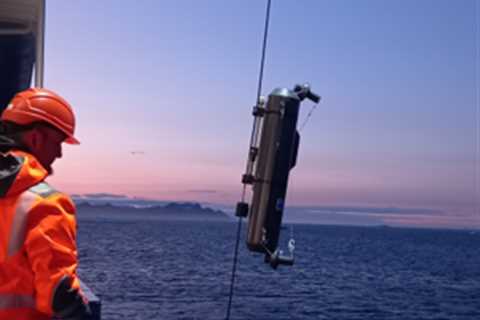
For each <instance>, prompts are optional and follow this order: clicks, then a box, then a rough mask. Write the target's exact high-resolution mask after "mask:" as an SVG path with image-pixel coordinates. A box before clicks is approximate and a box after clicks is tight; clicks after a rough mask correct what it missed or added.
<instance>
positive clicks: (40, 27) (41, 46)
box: [35, 0, 45, 88]
mask: <svg viewBox="0 0 480 320" xmlns="http://www.w3.org/2000/svg"><path fill="white" fill-rule="evenodd" d="M38 2H39V6H38V12H37V32H36V39H35V40H36V46H35V87H37V88H42V87H43V72H44V63H45V0H38Z"/></svg>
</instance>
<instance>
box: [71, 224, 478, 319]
mask: <svg viewBox="0 0 480 320" xmlns="http://www.w3.org/2000/svg"><path fill="white" fill-rule="evenodd" d="M243 231H245V228H243ZM244 233H245V232H242V236H244ZM235 235H236V224H235V223H228V222H185V221H183V222H181V221H141V220H139V221H105V220H104V221H89V220H81V219H80V221H79V239H78V240H79V254H80V259H81V260H80V261H81V262H80V270H79V274H80V276H81V278H82V279H83V281H84V282H86V283H87V284H88V285H89V286H90V287H91V288H92V289H93V291H94V292H95V293H96V294H97V295H99V296H100V297H101V299H102V318H103V319H106V320H113V319H225V315H226V308H227V303H228V293H229V284H230V275H231V273H230V272H231V267H232V258H233V249H234V244H235ZM285 236H286V237H285V239H283V242H284V243H283V247H284V248H285V247H286V246H285V242H286V241H288V238H289V236H290V230H286V232H285ZM293 236H294V238H295V240H296V252H295V253H296V264H295V265H294V266H293V267H283V268H282V267H280V268H279V269H277V270H272V269H271V268H270V267H269V266H268V265H266V264H264V263H263V258H262V257H261V256H259V255H257V254H253V253H250V252H248V251H247V249H246V247H245V245H244V238H242V242H241V246H240V254H239V264H238V267H237V278H236V286H235V292H234V298H233V305H232V310H231V317H230V318H231V319H305V320H306V319H402V320H407V319H471V320H478V319H480V232H477V233H473V234H472V233H469V232H466V231H445V230H414V229H397V228H361V227H338V226H312V225H294V227H293Z"/></svg>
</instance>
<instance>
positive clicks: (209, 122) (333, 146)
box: [45, 0, 480, 227]
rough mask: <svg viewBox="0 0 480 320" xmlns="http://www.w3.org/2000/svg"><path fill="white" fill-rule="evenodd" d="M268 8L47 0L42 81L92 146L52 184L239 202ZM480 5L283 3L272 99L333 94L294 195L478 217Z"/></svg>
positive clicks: (61, 167)
mask: <svg viewBox="0 0 480 320" xmlns="http://www.w3.org/2000/svg"><path fill="white" fill-rule="evenodd" d="M265 4H266V1H253V0H247V1H240V0H239V1H228V2H227V1H221V0H209V1H194V0H191V1H184V0H182V1H174V2H173V1H154V0H151V1H146V0H145V1H141V2H136V1H112V0H111V1H93V0H90V1H77V2H68V3H67V2H65V1H60V0H52V1H48V3H47V5H48V7H47V29H46V32H47V36H46V79H45V85H46V86H47V87H50V88H52V89H53V90H56V91H58V92H59V93H60V94H62V95H63V96H65V98H67V99H68V100H69V101H71V103H72V104H73V105H74V108H75V110H76V112H77V120H78V129H77V130H78V131H77V132H78V136H79V138H80V140H81V141H82V145H81V146H79V147H70V146H67V147H65V149H64V159H62V160H59V161H58V162H57V163H56V175H55V176H54V177H52V179H51V180H52V182H53V183H55V184H56V185H57V186H58V187H59V188H61V189H62V188H63V189H64V190H65V191H68V192H71V193H89V192H109V193H118V194H126V195H129V196H141V197H148V198H153V199H170V200H194V201H208V202H214V203H220V204H233V203H235V202H236V201H237V200H238V199H239V196H240V192H241V185H240V176H241V174H242V173H243V171H244V168H245V160H246V152H247V148H248V142H249V135H250V130H251V125H252V117H251V115H250V111H251V107H252V105H253V104H254V102H255V93H256V84H257V77H258V67H259V60H260V45H261V41H262V32H263V29H262V28H263V23H264V21H263V19H264V12H265ZM478 7H479V4H478V1H473V0H472V1H468V0H464V1H458V2H456V1H380V0H379V1H374V0H369V1H362V2H360V1H353V0H352V1H317V0H311V1H306V0H305V1H302V2H301V5H300V4H299V2H298V1H275V0H274V1H273V4H272V12H271V24H270V38H269V43H268V49H267V58H266V69H265V81H264V85H263V88H264V90H263V94H265V95H266V94H268V93H269V92H270V91H271V90H272V89H273V88H275V87H292V86H293V85H294V84H295V83H298V82H306V81H307V82H309V83H311V86H312V88H313V89H314V91H316V92H317V93H319V94H320V95H322V97H323V100H322V102H321V103H320V105H319V106H318V108H317V109H316V111H315V112H314V114H313V116H312V118H311V119H310V121H309V123H308V124H307V126H306V127H305V129H304V130H303V131H302V133H301V134H302V143H301V146H300V154H299V159H298V165H297V167H296V168H295V169H294V170H293V171H292V174H291V180H290V189H289V193H288V198H287V204H291V205H310V206H322V205H350V206H369V207H378V206H396V207H402V208H409V207H416V208H430V209H437V210H441V211H442V212H443V214H444V215H446V216H448V219H447V220H448V221H449V222H448V223H445V222H442V224H447V225H449V223H451V224H452V225H453V224H455V223H456V224H457V225H466V226H468V225H472V224H474V225H476V226H478V227H480V212H479V198H480V194H479V188H478V184H479V180H480V179H479V169H478V167H479V121H480V120H479V113H480V112H479V103H478V96H479V84H478V75H479V73H480V72H479V65H478V60H479V49H478V48H479V41H480V40H479V26H478V24H479V19H480V18H479V16H480V10H479V8H478ZM311 106H312V105H311V103H308V102H307V103H305V104H304V105H303V109H302V111H301V115H300V123H302V122H303V119H304V118H305V116H306V114H307V113H308V111H310V108H311ZM131 151H143V152H144V153H143V154H132V153H131ZM405 219H406V218H405ZM408 219H410V220H408V222H405V223H406V224H415V219H413V220H411V218H410V217H409V218H408ZM435 219H437V220H435ZM441 219H444V220H442V221H447V220H445V218H444V217H443V218H439V217H435V216H433V217H432V220H431V221H427V222H425V220H422V219H420V216H419V218H418V220H416V221H417V222H418V223H419V224H427V225H428V224H429V223H431V224H432V225H434V224H435V223H438V224H440V220H441Z"/></svg>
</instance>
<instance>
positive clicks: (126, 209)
mask: <svg viewBox="0 0 480 320" xmlns="http://www.w3.org/2000/svg"><path fill="white" fill-rule="evenodd" d="M76 207H77V215H78V217H79V219H82V218H85V219H114V220H118V219H121V220H123V219H128V220H131V219H148V220H162V219H168V220H209V221H211V220H219V221H223V220H224V221H230V220H231V218H230V217H229V216H228V215H227V214H226V213H225V212H223V211H221V210H214V209H211V208H207V207H202V206H201V205H200V204H198V203H194V202H193V203H192V202H188V203H181V202H170V203H167V204H165V205H145V204H142V205H140V204H128V203H122V204H116V203H115V204H112V203H90V202H88V201H76Z"/></svg>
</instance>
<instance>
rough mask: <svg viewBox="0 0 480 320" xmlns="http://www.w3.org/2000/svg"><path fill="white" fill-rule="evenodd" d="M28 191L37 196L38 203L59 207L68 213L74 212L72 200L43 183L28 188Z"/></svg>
mask: <svg viewBox="0 0 480 320" xmlns="http://www.w3.org/2000/svg"><path fill="white" fill-rule="evenodd" d="M28 191H29V192H31V193H33V194H35V195H36V196H37V198H38V202H39V203H43V204H50V205H55V206H61V207H62V208H63V209H65V210H66V211H68V212H71V213H73V212H75V204H74V203H73V201H72V199H71V198H70V197H69V196H68V195H67V194H65V193H63V192H61V191H58V190H57V189H55V188H54V187H52V186H51V185H50V184H49V183H47V182H45V181H42V182H40V183H37V184H36V185H34V186H32V187H30V188H29V189H28Z"/></svg>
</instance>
